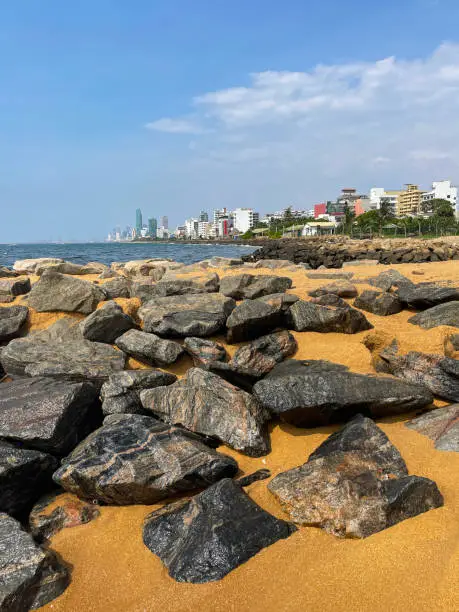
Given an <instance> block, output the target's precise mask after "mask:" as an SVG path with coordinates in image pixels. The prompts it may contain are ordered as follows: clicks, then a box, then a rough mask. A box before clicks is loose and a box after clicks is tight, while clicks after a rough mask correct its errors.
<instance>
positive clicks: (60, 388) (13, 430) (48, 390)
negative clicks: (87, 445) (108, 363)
mask: <svg viewBox="0 0 459 612" xmlns="http://www.w3.org/2000/svg"><path fill="white" fill-rule="evenodd" d="M97 396H98V393H97V389H96V388H95V387H94V386H93V385H92V384H91V383H88V382H81V383H71V382H66V381H57V380H53V379H52V378H19V379H17V380H14V381H12V382H8V383H4V384H3V385H2V387H1V392H0V438H3V439H6V440H11V441H15V442H18V443H20V444H21V446H24V447H26V448H34V449H37V450H41V451H44V452H47V453H51V454H53V455H65V454H67V453H69V452H70V451H71V450H72V449H73V448H75V446H76V445H77V444H78V443H79V442H80V441H81V440H82V439H83V438H84V437H85V436H86V435H87V434H88V433H89V432H90V431H92V430H93V429H95V428H96V427H98V426H99V425H100V423H101V421H102V413H101V410H100V404H99V401H98V397H97Z"/></svg>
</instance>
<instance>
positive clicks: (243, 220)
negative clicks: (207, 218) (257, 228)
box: [232, 208, 259, 234]
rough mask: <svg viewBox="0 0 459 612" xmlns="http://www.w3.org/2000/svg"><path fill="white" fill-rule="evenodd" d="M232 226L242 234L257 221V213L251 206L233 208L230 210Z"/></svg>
mask: <svg viewBox="0 0 459 612" xmlns="http://www.w3.org/2000/svg"><path fill="white" fill-rule="evenodd" d="M232 217H233V225H234V227H235V228H236V229H237V230H238V231H239V232H241V233H242V234H244V233H245V232H247V231H248V230H249V229H252V228H253V226H254V225H255V224H256V223H258V219H259V214H258V213H257V212H254V210H253V209H252V208H235V209H234V210H233V212H232Z"/></svg>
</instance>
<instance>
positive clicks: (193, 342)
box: [183, 338, 227, 366]
mask: <svg viewBox="0 0 459 612" xmlns="http://www.w3.org/2000/svg"><path fill="white" fill-rule="evenodd" d="M183 348H184V349H185V350H186V352H187V353H188V354H189V355H190V356H191V358H192V360H193V364H194V365H195V366H200V365H204V364H207V363H210V362H213V361H226V358H227V354H226V350H225V348H224V347H223V346H222V345H221V344H218V343H217V342H214V341H213V340H204V339H203V338H185V340H184V342H183Z"/></svg>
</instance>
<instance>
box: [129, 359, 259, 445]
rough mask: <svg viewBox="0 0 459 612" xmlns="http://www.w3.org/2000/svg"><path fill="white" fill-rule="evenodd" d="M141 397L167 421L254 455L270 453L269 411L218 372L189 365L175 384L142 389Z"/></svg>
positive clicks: (148, 408) (146, 404)
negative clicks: (184, 373)
mask: <svg viewBox="0 0 459 612" xmlns="http://www.w3.org/2000/svg"><path fill="white" fill-rule="evenodd" d="M140 398H141V400H142V405H143V407H144V408H145V409H146V410H149V411H151V412H152V413H153V414H154V415H155V416H157V417H158V418H160V419H162V420H163V421H165V422H167V423H171V424H180V425H182V426H183V427H186V428H187V429H189V430H191V431H195V432H196V433H200V434H203V435H206V436H212V437H215V438H217V439H218V440H220V441H221V442H223V443H224V444H228V446H231V447H232V448H234V449H236V450H239V451H240V452H242V453H244V454H246V455H250V456H252V457H259V456H261V455H266V454H267V453H268V452H269V436H268V432H267V430H266V427H265V422H266V420H267V419H268V412H267V411H266V410H265V409H264V408H263V407H262V406H261V405H260V404H259V402H258V401H257V400H256V399H255V398H254V397H252V396H251V395H250V394H249V393H246V392H245V391H242V390H241V389H238V388H237V387H235V386H234V385H232V384H230V383H229V382H227V381H226V380H223V379H222V378H220V377H219V376H217V375H216V374H213V373H211V372H207V371H205V370H202V369H200V368H190V369H189V370H188V372H187V373H186V375H185V376H184V378H182V379H181V380H179V381H177V382H176V383H174V384H173V385H169V386H167V387H157V388H156V389H150V390H147V391H142V392H141V393H140Z"/></svg>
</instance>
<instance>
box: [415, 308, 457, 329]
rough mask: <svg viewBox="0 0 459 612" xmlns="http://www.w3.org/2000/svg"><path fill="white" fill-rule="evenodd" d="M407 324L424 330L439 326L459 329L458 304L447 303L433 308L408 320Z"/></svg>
mask: <svg viewBox="0 0 459 612" xmlns="http://www.w3.org/2000/svg"><path fill="white" fill-rule="evenodd" d="M408 322H409V323H413V325H419V327H422V328H424V329H432V327H438V326H439V325H451V326H452V327H459V302H447V303H446V304H439V305H438V306H433V308H429V309H428V310H424V311H423V312H419V313H418V314H416V315H414V317H411V318H409V319H408Z"/></svg>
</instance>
